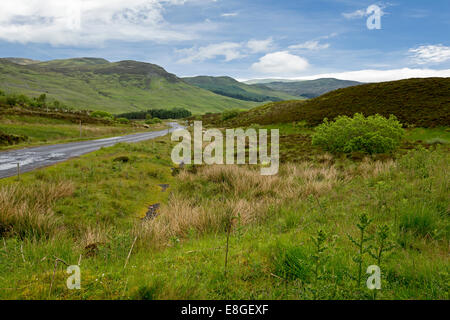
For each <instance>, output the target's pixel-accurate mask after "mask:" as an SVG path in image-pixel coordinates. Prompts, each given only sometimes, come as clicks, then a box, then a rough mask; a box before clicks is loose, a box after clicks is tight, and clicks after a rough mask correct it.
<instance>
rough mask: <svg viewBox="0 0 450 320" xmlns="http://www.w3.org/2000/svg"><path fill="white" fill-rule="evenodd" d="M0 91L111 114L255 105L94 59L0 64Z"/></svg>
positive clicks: (152, 71) (150, 67)
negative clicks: (54, 100)
mask: <svg viewBox="0 0 450 320" xmlns="http://www.w3.org/2000/svg"><path fill="white" fill-rule="evenodd" d="M15 62H16V63H15ZM19 62H20V64H18V63H19ZM0 89H1V90H4V91H6V92H10V93H19V94H26V95H29V96H33V97H36V96H39V95H40V94H42V93H46V94H47V96H48V98H49V99H50V100H51V99H57V100H59V101H61V102H63V103H65V104H67V105H70V106H73V107H74V108H78V109H90V110H104V111H108V112H111V113H122V112H129V111H139V110H148V109H153V108H157V109H161V108H163V109H165V108H174V107H181V108H186V109H188V110H190V111H192V112H193V113H204V112H221V111H223V110H226V109H230V108H242V109H248V108H251V107H254V106H256V105H258V104H257V103H256V102H252V101H242V100H238V99H233V98H229V97H224V96H222V95H217V94H214V93H212V92H210V91H208V90H204V89H201V88H198V87H196V86H192V85H190V84H188V83H186V82H185V81H182V80H181V79H179V78H178V77H177V76H175V75H173V74H170V73H168V72H166V71H165V70H164V69H163V68H161V67H160V66H157V65H154V64H150V63H144V62H137V61H120V62H109V61H107V60H104V59H97V58H77V59H67V60H52V61H47V62H33V63H30V61H28V63H26V61H25V59H18V58H14V59H11V58H8V59H0Z"/></svg>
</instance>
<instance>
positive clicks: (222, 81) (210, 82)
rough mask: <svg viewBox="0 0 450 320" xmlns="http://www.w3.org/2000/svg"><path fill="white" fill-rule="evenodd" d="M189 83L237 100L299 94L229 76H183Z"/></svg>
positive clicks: (271, 98)
mask: <svg viewBox="0 0 450 320" xmlns="http://www.w3.org/2000/svg"><path fill="white" fill-rule="evenodd" d="M183 80H184V81H186V82H187V83H189V84H192V85H194V86H197V87H199V88H203V89H206V90H209V91H211V92H214V93H216V94H220V95H222V96H226V97H231V98H235V99H239V100H245V101H254V102H264V101H282V100H293V99H299V96H295V95H291V94H288V93H286V92H283V91H282V90H281V91H277V90H274V89H272V88H269V87H266V86H264V85H248V84H245V83H242V82H239V81H237V80H235V79H233V78H230V77H208V76H199V77H191V78H183Z"/></svg>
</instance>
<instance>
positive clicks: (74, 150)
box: [0, 122, 184, 178]
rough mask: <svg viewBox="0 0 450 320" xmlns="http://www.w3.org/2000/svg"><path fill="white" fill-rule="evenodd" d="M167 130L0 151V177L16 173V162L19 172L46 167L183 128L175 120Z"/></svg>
mask: <svg viewBox="0 0 450 320" xmlns="http://www.w3.org/2000/svg"><path fill="white" fill-rule="evenodd" d="M169 125H170V126H171V128H170V129H169V130H167V129H166V130H161V131H153V132H144V133H136V134H130V135H126V136H120V137H113V138H106V139H98V140H89V141H80V142H71V143H64V144H56V145H49V146H42V147H34V148H26V149H21V150H12V151H5V152H0V178H6V177H11V176H14V175H16V174H17V163H19V164H20V172H21V173H22V172H28V171H31V170H34V169H36V168H41V167H46V166H48V165H52V164H55V163H58V162H62V161H66V160H67V159H70V158H74V157H78V156H81V155H83V154H86V153H89V152H92V151H96V150H98V149H100V148H103V147H110V146H113V145H115V144H117V143H121V142H128V143H132V142H139V141H144V140H150V139H154V138H157V137H162V136H164V135H166V134H167V131H170V132H173V131H176V130H179V129H182V128H184V127H183V126H181V125H179V124H178V123H176V122H169Z"/></svg>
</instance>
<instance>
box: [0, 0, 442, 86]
mask: <svg viewBox="0 0 450 320" xmlns="http://www.w3.org/2000/svg"><path fill="white" fill-rule="evenodd" d="M449 35H450V1H448V0H430V1H424V0H392V2H376V1H372V0H369V1H366V0H278V1H274V0H252V1H250V0H127V1H119V0H1V1H0V57H22V58H30V59H35V60H42V61H46V60H52V59H66V58H74V57H99V58H105V59H107V60H109V61H120V60H138V61H144V62H150V63H155V64H158V65H160V66H162V67H163V68H165V69H166V70H167V71H169V72H171V73H174V74H176V75H178V76H196V75H210V76H231V77H234V78H236V79H239V80H249V79H264V78H283V79H316V78H321V77H336V78H339V79H346V80H357V81H363V82H378V81H388V80H398V79H403V78H411V77H431V76H440V77H450V36H449Z"/></svg>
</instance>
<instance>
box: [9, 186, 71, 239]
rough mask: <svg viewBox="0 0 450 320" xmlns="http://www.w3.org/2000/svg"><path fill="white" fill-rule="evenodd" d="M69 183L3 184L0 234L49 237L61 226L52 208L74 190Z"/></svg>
mask: <svg viewBox="0 0 450 320" xmlns="http://www.w3.org/2000/svg"><path fill="white" fill-rule="evenodd" d="M73 191H74V186H73V184H72V183H70V182H67V181H65V182H59V183H35V184H33V185H29V186H23V185H20V184H17V185H6V186H2V187H1V188H0V233H1V234H2V235H4V234H9V235H14V236H18V237H20V238H50V237H52V236H53V235H55V234H57V233H59V232H61V230H62V229H63V225H62V222H61V220H60V219H59V218H58V217H57V216H56V215H55V214H54V212H53V211H52V207H53V205H54V204H55V201H56V200H57V199H59V198H62V197H66V196H69V195H71V194H72V193H73Z"/></svg>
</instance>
